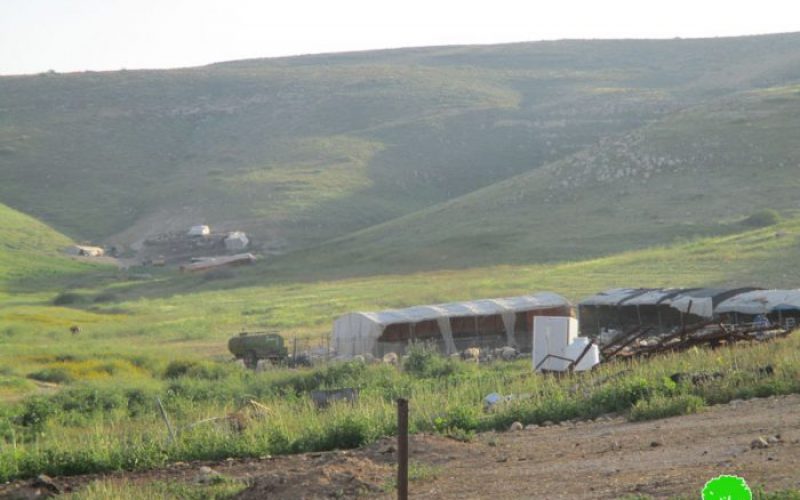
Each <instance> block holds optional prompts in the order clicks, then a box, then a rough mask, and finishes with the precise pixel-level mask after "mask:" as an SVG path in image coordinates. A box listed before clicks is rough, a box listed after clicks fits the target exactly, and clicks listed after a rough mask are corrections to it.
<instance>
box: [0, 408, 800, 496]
mask: <svg viewBox="0 0 800 500" xmlns="http://www.w3.org/2000/svg"><path fill="white" fill-rule="evenodd" d="M412 411H413V407H412ZM776 436H778V437H777V438H776ZM759 437H763V438H765V439H769V438H772V439H770V441H772V442H770V443H769V445H768V447H766V448H751V442H752V441H753V440H755V439H757V438H759ZM410 449H411V460H412V462H416V463H417V464H421V465H420V467H422V468H424V469H425V470H428V471H429V474H428V475H432V476H433V477H428V478H425V479H422V480H418V481H414V482H412V483H411V487H410V490H411V496H412V497H414V498H492V497H494V498H497V499H500V498H503V499H505V498H544V499H572V498H576V499H583V498H592V499H594V498H598V499H616V498H621V497H625V496H627V495H648V496H652V497H655V498H669V497H672V496H675V495H687V496H690V497H693V498H696V497H697V496H698V495H699V492H700V491H701V489H702V487H703V485H704V483H705V482H706V481H707V480H709V479H711V478H713V477H716V476H718V475H720V474H736V475H740V476H743V477H744V478H745V479H746V480H747V481H748V483H749V484H750V485H751V486H755V485H763V486H764V487H765V488H766V489H767V490H768V491H772V490H780V489H787V488H800V395H793V396H787V397H777V398H768V399H754V400H750V401H743V402H734V403H731V404H728V405H720V406H715V407H713V408H710V409H709V410H708V411H705V412H703V413H700V414H697V415H689V416H683V417H675V418H669V419H664V420H656V421H651V422H640V423H631V422H626V421H625V420H624V419H622V418H614V419H601V421H600V422H578V423H574V424H566V425H556V426H548V427H539V428H536V429H531V430H521V431H516V432H503V433H485V434H481V435H480V436H478V437H477V438H476V439H475V440H473V441H472V442H470V443H460V442H457V441H454V440H450V439H446V438H443V437H439V436H425V435H420V436H413V437H412V439H411V446H410ZM395 460H396V450H395V446H394V440H392V439H385V440H382V441H380V442H378V443H375V444H373V445H371V446H368V447H365V448H363V449H359V450H352V451H338V452H327V453H306V454H303V455H295V456H287V457H275V458H272V457H269V458H267V457H265V458H262V459H250V460H226V461H222V462H202V463H199V462H198V463H178V464H174V465H172V466H170V467H167V468H164V469H159V470H152V471H143V472H134V473H115V474H110V475H107V476H101V475H88V476H76V477H64V478H55V483H56V484H58V485H59V487H61V488H62V489H63V490H64V491H75V490H77V489H79V488H80V487H82V486H83V485H85V484H87V483H88V482H90V481H92V480H95V479H99V478H102V477H105V478H115V477H119V478H122V477H124V478H126V479H128V480H130V481H154V480H167V481H186V482H192V481H197V480H198V479H202V474H200V477H198V475H199V469H200V467H201V466H210V467H211V468H213V469H214V470H215V471H217V472H219V473H221V474H223V475H225V476H227V477H230V478H238V479H242V480H246V481H247V484H248V485H249V486H248V487H247V488H246V489H244V490H243V491H242V492H241V493H240V495H239V498H243V499H253V498H277V499H283V498H287V499H288V498H292V499H298V498H331V497H339V498H352V497H354V496H367V497H379V498H380V497H383V498H391V497H392V496H393V495H394V492H393V491H392V490H391V484H392V478H393V476H394V473H395V469H394V463H395ZM38 490H39V491H42V492H44V491H45V490H43V489H42V488H38ZM36 491H37V488H36V487H35V486H33V482H32V481H20V482H17V483H12V484H10V485H4V486H0V497H2V498H13V497H14V496H15V495H16V496H19V497H22V498H31V497H35V496H36Z"/></svg>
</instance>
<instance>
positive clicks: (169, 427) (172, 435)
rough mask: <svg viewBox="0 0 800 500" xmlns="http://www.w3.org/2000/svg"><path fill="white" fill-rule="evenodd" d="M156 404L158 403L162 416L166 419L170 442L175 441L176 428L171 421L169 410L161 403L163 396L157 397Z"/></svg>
mask: <svg viewBox="0 0 800 500" xmlns="http://www.w3.org/2000/svg"><path fill="white" fill-rule="evenodd" d="M156 404H158V410H159V411H160V412H161V418H162V419H163V420H164V424H165V425H166V426H167V432H169V442H170V443H174V442H175V430H174V429H173V428H172V424H171V423H170V421H169V417H168V416H167V411H166V410H165V409H164V405H162V404H161V398H159V397H156Z"/></svg>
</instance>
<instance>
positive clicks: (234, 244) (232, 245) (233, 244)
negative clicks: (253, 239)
mask: <svg viewBox="0 0 800 500" xmlns="http://www.w3.org/2000/svg"><path fill="white" fill-rule="evenodd" d="M249 244H250V239H249V238H248V237H247V235H246V234H244V233H243V232H242V231H233V232H231V233H228V236H227V237H226V238H225V249H226V250H229V251H238V250H244V249H245V248H247V245H249Z"/></svg>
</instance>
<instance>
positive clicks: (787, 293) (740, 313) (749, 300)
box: [715, 290, 800, 328]
mask: <svg viewBox="0 0 800 500" xmlns="http://www.w3.org/2000/svg"><path fill="white" fill-rule="evenodd" d="M715 312H716V314H717V315H719V317H720V318H721V319H722V320H723V321H724V322H726V323H731V324H742V323H744V324H747V323H756V322H757V318H758V317H759V316H760V317H765V318H767V319H768V320H769V322H770V324H773V325H780V326H783V327H785V328H794V327H795V326H796V325H798V324H800V290H753V291H750V292H746V293H742V294H739V295H736V296H733V297H730V298H729V299H727V300H724V301H722V302H720V304H719V305H718V306H717V307H716V310H715Z"/></svg>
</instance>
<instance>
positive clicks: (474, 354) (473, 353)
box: [461, 347, 481, 363]
mask: <svg viewBox="0 0 800 500" xmlns="http://www.w3.org/2000/svg"><path fill="white" fill-rule="evenodd" d="M480 358H481V350H480V349H478V348H477V347H470V348H468V349H464V350H463V351H462V352H461V359H463V360H464V361H474V362H476V363H477V362H478V360H479V359H480Z"/></svg>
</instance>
